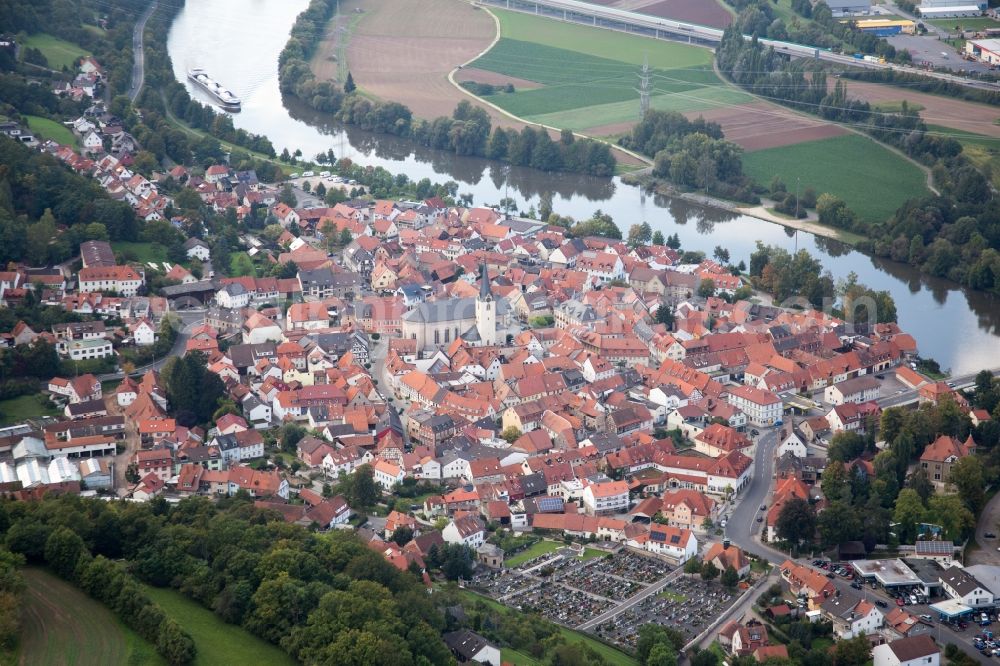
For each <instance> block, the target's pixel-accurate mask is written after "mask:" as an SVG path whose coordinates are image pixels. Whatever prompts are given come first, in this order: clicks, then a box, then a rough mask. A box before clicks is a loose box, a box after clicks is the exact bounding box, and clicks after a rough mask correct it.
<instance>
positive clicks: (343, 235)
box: [337, 227, 354, 247]
mask: <svg viewBox="0 0 1000 666" xmlns="http://www.w3.org/2000/svg"><path fill="white" fill-rule="evenodd" d="M352 240H354V236H352V235H351V230H350V229H348V228H347V227H344V228H343V229H341V230H340V237H339V238H338V239H337V244H338V245H340V247H347V246H348V245H350V244H351V241H352Z"/></svg>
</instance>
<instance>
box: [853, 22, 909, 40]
mask: <svg viewBox="0 0 1000 666" xmlns="http://www.w3.org/2000/svg"><path fill="white" fill-rule="evenodd" d="M854 25H856V26H858V30H860V31H862V32H870V33H872V34H873V35H875V36H876V37H890V36H892V35H900V34H903V35H912V34H913V33H915V32H916V31H917V24H916V23H914V22H913V21H909V20H906V19H896V20H889V19H861V20H857V21H855V22H854Z"/></svg>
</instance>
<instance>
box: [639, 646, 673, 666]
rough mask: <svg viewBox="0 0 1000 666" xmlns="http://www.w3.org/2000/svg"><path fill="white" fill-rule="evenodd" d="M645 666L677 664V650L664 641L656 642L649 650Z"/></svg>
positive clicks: (671, 665)
mask: <svg viewBox="0 0 1000 666" xmlns="http://www.w3.org/2000/svg"><path fill="white" fill-rule="evenodd" d="M645 665H646V666H677V652H676V651H675V650H673V649H672V648H671V647H670V646H669V645H667V644H665V643H657V644H656V645H654V646H653V647H652V648H651V649H650V650H649V655H648V656H647V657H646V661H645Z"/></svg>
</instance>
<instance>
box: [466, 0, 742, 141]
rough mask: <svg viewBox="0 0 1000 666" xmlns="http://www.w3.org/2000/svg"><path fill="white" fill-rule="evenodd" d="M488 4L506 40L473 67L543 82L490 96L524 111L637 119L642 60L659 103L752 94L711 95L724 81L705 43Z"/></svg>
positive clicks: (588, 119)
mask: <svg viewBox="0 0 1000 666" xmlns="http://www.w3.org/2000/svg"><path fill="white" fill-rule="evenodd" d="M491 11H494V13H495V14H496V15H497V17H498V18H499V20H500V34H501V39H500V41H499V42H497V44H496V45H495V46H494V47H493V48H492V49H490V51H489V52H487V53H486V54H484V55H483V56H482V57H481V58H479V59H478V60H476V61H475V63H474V64H473V65H472V66H474V67H476V68H478V69H483V70H486V71H490V72H496V73H498V74H502V75H505V76H510V77H514V78H519V79H526V80H529V81H534V82H536V83H539V84H541V87H539V88H534V89H522V90H518V91H517V92H515V93H513V94H504V95H497V96H494V97H491V98H490V101H491V102H493V103H495V104H497V105H498V106H501V107H503V108H504V109H505V110H507V111H509V112H510V113H513V114H514V115H516V116H519V117H521V118H526V119H528V120H532V121H535V122H542V123H545V124H551V125H553V126H556V127H562V128H571V129H575V130H582V129H586V128H589V127H598V126H603V125H613V124H616V123H627V122H633V121H635V120H636V119H637V115H638V99H639V94H638V93H637V92H636V90H635V88H636V87H637V85H638V78H637V75H638V73H639V71H640V69H641V67H642V65H643V64H644V63H645V62H648V63H649V66H650V68H651V70H652V72H651V76H652V80H651V84H652V85H651V89H652V106H653V107H654V108H661V109H673V110H679V111H690V110H698V109H701V108H712V107H715V106H719V105H722V104H732V103H741V102H745V101H747V100H748V99H749V97H747V96H746V95H744V94H742V93H739V92H736V91H729V90H725V91H724V93H725V94H722V95H720V96H718V98H713V97H712V94H718V92H719V91H718V88H717V86H719V85H720V81H719V79H718V78H717V77H716V76H715V73H714V72H713V71H712V65H711V58H712V54H711V52H709V51H708V50H707V49H701V48H698V47H693V46H687V45H684V44H678V43H673V42H664V41H659V40H654V39H650V38H645V37H639V36H635V35H626V34H624V33H619V32H613V31H609V30H602V29H599V28H592V27H588V26H584V25H577V24H572V23H564V22H561V21H555V20H551V19H546V18H539V17H535V16H530V15H527V14H521V13H518V12H508V11H503V10H491ZM709 93H711V94H709Z"/></svg>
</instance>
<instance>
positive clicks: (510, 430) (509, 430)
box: [500, 426, 523, 444]
mask: <svg viewBox="0 0 1000 666" xmlns="http://www.w3.org/2000/svg"><path fill="white" fill-rule="evenodd" d="M522 434H523V433H522V432H521V431H520V430H518V429H517V428H516V427H515V426H507V427H506V428H504V429H503V432H501V433H500V437H501V438H502V439H505V440H507V442H508V443H509V444H513V443H514V442H516V441H517V440H518V438H519V437H520V436H521V435H522Z"/></svg>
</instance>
